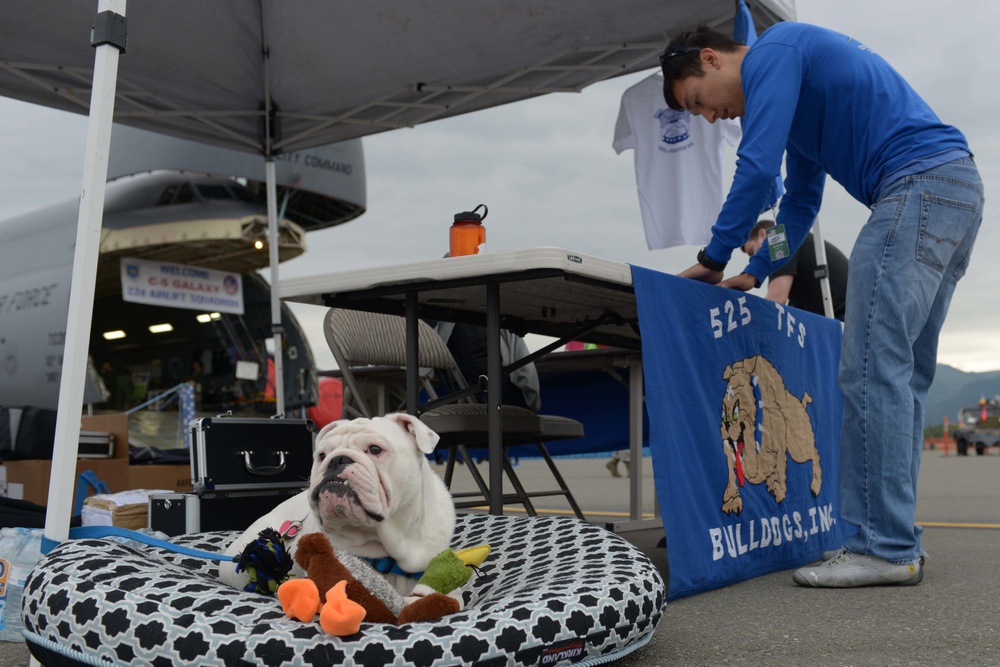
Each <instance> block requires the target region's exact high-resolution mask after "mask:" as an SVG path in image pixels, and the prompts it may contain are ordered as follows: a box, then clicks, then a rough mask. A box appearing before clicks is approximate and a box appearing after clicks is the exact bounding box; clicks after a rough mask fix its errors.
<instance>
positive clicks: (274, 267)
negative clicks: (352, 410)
mask: <svg viewBox="0 0 1000 667" xmlns="http://www.w3.org/2000/svg"><path fill="white" fill-rule="evenodd" d="M264 167H265V174H266V176H267V245H268V254H269V257H270V262H271V332H272V333H273V334H274V399H275V401H276V404H275V409H276V412H275V414H279V415H282V414H284V413H285V369H284V366H285V364H284V355H283V352H284V351H283V350H282V338H283V333H284V329H283V328H282V326H281V302H280V301H279V300H278V261H279V260H278V201H277V200H278V187H277V185H276V181H277V175H276V172H275V165H274V158H273V157H271V156H268V157H267V158H265V162H264ZM264 370H265V371H266V370H267V369H266V368H265V369H264Z"/></svg>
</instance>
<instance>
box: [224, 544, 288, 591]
mask: <svg viewBox="0 0 1000 667" xmlns="http://www.w3.org/2000/svg"><path fill="white" fill-rule="evenodd" d="M233 562H234V563H236V571H237V572H243V571H246V573H247V574H248V575H249V576H250V583H248V584H247V585H246V586H245V587H244V588H243V590H245V591H247V592H248V593H260V594H262V595H271V596H274V595H275V592H276V591H277V590H278V586H280V585H281V584H283V583H284V582H285V581H287V580H288V579H291V578H292V576H293V575H292V574H291V571H292V557H291V556H290V555H289V554H288V549H286V548H285V538H284V536H283V535H281V533H279V532H278V531H276V530H275V529H274V528H265V529H264V530H262V531H260V533H259V534H258V535H257V539H255V540H254V541H253V542H250V543H249V544H247V545H246V547H244V549H243V552H242V553H240V554H239V555H236V556H233Z"/></svg>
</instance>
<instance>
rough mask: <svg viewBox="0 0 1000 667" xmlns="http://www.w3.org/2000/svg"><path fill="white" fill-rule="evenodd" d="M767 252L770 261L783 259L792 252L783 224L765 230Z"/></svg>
mask: <svg viewBox="0 0 1000 667" xmlns="http://www.w3.org/2000/svg"><path fill="white" fill-rule="evenodd" d="M767 252H768V255H769V256H770V258H771V261H772V262H777V261H778V260H781V259H785V258H786V257H788V256H789V255H791V254H792V253H791V251H790V249H789V247H788V237H787V236H786V235H785V226H784V225H775V226H774V227H771V228H770V229H768V230H767Z"/></svg>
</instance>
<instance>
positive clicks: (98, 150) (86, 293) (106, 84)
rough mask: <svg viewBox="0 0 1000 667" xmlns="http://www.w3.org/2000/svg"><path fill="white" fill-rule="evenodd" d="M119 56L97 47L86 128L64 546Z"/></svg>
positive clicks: (50, 511) (64, 399)
mask: <svg viewBox="0 0 1000 667" xmlns="http://www.w3.org/2000/svg"><path fill="white" fill-rule="evenodd" d="M97 11H98V14H100V13H101V12H106V11H110V12H113V13H114V14H118V15H119V16H121V17H123V18H124V16H125V0H99V2H98V8H97ZM119 56H120V51H119V49H118V47H116V46H115V45H114V44H111V43H104V44H101V45H100V46H97V47H96V50H95V56H94V82H93V89H92V91H91V97H90V119H89V121H88V122H87V145H86V150H85V152H84V162H83V183H82V186H81V189H80V212H79V217H78V218H77V230H76V249H75V251H74V253H73V277H72V283H71V287H70V294H69V313H68V316H67V318H66V340H65V342H64V343H63V363H62V374H61V377H60V379H59V403H58V405H57V412H56V435H55V443H54V445H53V450H52V473H51V475H50V478H49V495H48V505H47V512H46V514H45V537H47V538H49V539H50V540H55V541H60V542H61V541H63V540H65V539H66V538H67V537H69V521H70V517H71V515H72V512H73V484H74V482H75V481H76V480H75V477H76V457H77V452H78V450H79V447H80V415H81V412H82V410H83V389H84V382H85V380H86V374H87V373H86V369H87V355H88V354H89V352H90V325H91V322H92V320H93V315H94V292H95V283H96V282H97V262H98V259H99V256H100V251H101V222H102V219H103V215H104V189H105V185H106V181H107V179H108V152H109V150H110V148H111V121H112V120H113V117H114V112H115V91H116V87H117V79H118V58H119Z"/></svg>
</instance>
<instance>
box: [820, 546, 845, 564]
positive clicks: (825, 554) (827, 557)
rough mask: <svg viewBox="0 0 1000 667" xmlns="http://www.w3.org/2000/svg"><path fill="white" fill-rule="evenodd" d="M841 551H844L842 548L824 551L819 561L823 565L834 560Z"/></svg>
mask: <svg viewBox="0 0 1000 667" xmlns="http://www.w3.org/2000/svg"><path fill="white" fill-rule="evenodd" d="M843 550H844V549H843V547H841V548H840V549H831V550H830V551H824V552H823V554H822V555H821V556H820V560H822V561H823V562H824V563H825V562H826V561H828V560H831V559H833V558H835V557H836V556H837V554H839V553H840V552H841V551H843Z"/></svg>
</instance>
